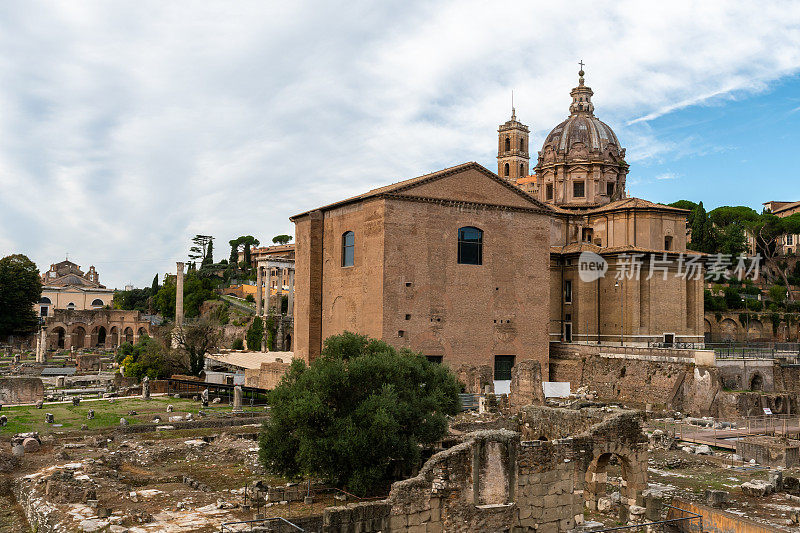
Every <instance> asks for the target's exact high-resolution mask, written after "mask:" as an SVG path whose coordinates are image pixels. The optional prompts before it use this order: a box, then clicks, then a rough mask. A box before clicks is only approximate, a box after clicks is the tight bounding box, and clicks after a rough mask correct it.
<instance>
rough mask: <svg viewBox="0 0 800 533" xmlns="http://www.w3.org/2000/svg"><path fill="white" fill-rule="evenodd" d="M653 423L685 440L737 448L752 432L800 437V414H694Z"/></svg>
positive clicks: (658, 427) (652, 426)
mask: <svg viewBox="0 0 800 533" xmlns="http://www.w3.org/2000/svg"><path fill="white" fill-rule="evenodd" d="M649 426H650V427H651V428H653V429H661V430H663V431H664V432H665V433H667V434H669V435H672V436H674V437H675V438H677V439H680V440H682V441H685V442H691V443H694V444H707V445H708V446H715V447H718V448H726V449H729V450H735V449H736V441H737V440H739V439H741V438H743V437H749V436H752V435H771V436H786V437H788V438H790V439H796V438H800V414H796V415H783V414H780V415H759V416H745V417H739V418H735V419H729V420H706V419H702V418H691V417H690V418H685V419H683V420H674V421H671V422H668V421H652V422H650V423H649Z"/></svg>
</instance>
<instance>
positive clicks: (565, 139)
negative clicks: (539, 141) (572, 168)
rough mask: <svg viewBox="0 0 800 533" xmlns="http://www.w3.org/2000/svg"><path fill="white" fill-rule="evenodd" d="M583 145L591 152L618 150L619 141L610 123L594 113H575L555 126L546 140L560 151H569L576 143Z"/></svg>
mask: <svg viewBox="0 0 800 533" xmlns="http://www.w3.org/2000/svg"><path fill="white" fill-rule="evenodd" d="M579 144H580V145H583V146H585V147H586V148H587V149H588V150H589V151H591V152H603V153H605V152H606V151H607V150H610V151H611V152H617V151H618V150H619V141H618V140H617V136H616V135H615V134H614V130H612V129H611V128H610V127H609V126H608V124H606V123H605V122H603V121H602V120H600V119H598V118H597V117H595V116H592V115H586V114H575V115H572V116H570V117H569V118H568V119H567V120H565V121H564V122H562V123H561V124H559V125H558V126H556V127H555V128H553V131H551V132H550V134H549V135H548V136H547V138H546V139H545V141H544V146H545V147H547V146H551V147H552V148H553V150H555V151H557V152H558V153H565V154H566V153H569V152H570V149H571V148H572V147H573V146H576V145H579Z"/></svg>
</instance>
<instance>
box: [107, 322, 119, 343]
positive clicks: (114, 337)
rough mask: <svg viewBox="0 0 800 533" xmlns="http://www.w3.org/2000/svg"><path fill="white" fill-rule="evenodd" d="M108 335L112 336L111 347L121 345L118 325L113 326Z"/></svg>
mask: <svg viewBox="0 0 800 533" xmlns="http://www.w3.org/2000/svg"><path fill="white" fill-rule="evenodd" d="M108 336H109V337H110V338H111V347H112V348H116V347H117V346H119V328H117V326H111V329H110V330H109V332H108Z"/></svg>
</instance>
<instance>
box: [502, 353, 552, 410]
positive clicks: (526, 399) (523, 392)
mask: <svg viewBox="0 0 800 533" xmlns="http://www.w3.org/2000/svg"><path fill="white" fill-rule="evenodd" d="M508 400H509V404H510V406H511V408H512V409H515V410H516V409H519V408H521V407H524V406H526V405H534V404H536V405H542V404H544V391H543V390H542V366H541V364H540V363H539V361H533V360H526V361H520V362H519V363H517V364H516V365H514V368H513V369H512V370H511V390H510V394H509V396H508Z"/></svg>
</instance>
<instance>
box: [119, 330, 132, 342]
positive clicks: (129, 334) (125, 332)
mask: <svg viewBox="0 0 800 533" xmlns="http://www.w3.org/2000/svg"><path fill="white" fill-rule="evenodd" d="M122 335H123V337H124V338H125V341H124V342H130V343H131V344H133V328H132V327H130V326H128V327H127V328H125V329H124V330H123V332H122Z"/></svg>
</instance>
